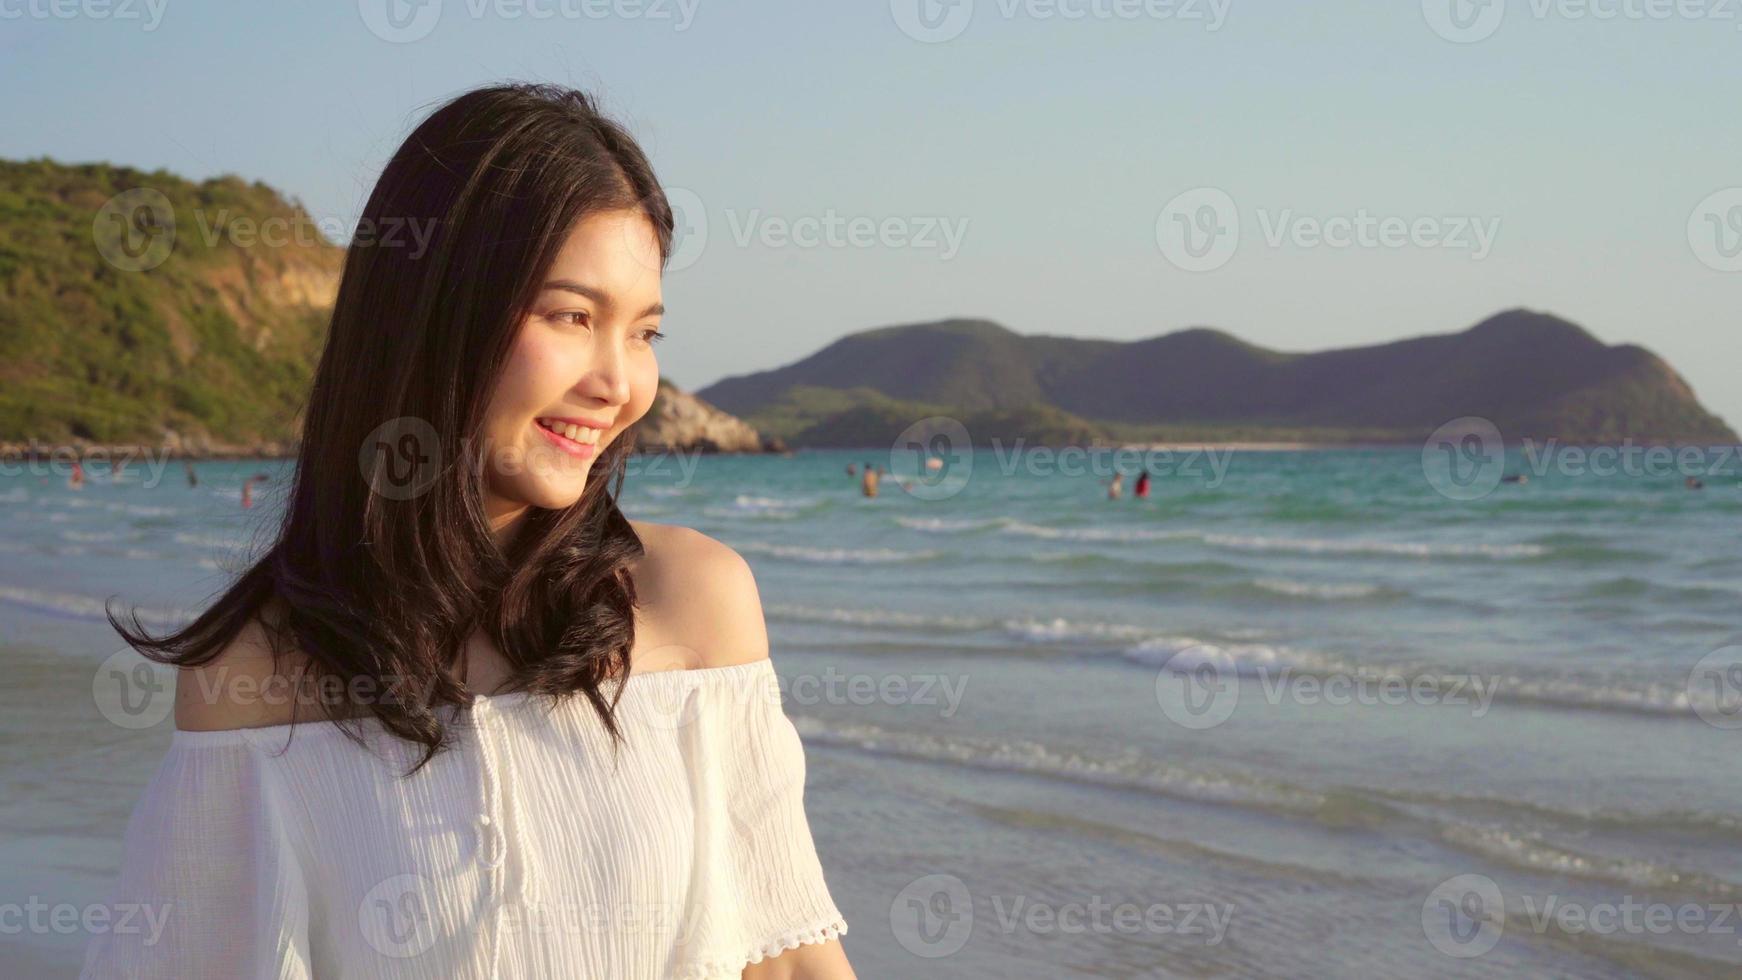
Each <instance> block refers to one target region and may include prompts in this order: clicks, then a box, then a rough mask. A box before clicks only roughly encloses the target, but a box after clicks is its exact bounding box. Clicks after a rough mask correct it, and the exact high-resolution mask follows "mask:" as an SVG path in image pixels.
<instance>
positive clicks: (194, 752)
mask: <svg viewBox="0 0 1742 980" xmlns="http://www.w3.org/2000/svg"><path fill="white" fill-rule="evenodd" d="M270 776H271V774H270V772H269V771H268V760H266V759H264V758H262V757H261V755H260V753H259V750H257V749H256V748H255V746H254V745H253V743H252V742H250V741H249V740H248V739H247V738H246V737H245V736H244V735H243V734H242V733H240V732H177V733H176V734H175V737H174V741H173V742H172V743H171V745H170V748H169V752H168V754H167V755H165V757H164V759H163V762H162V764H161V765H160V766H159V767H158V770H157V772H156V773H155V774H154V775H153V776H152V779H151V781H150V782H149V783H148V784H147V785H146V788H145V792H144V795H143V796H142V797H141V798H140V800H139V802H138V803H137V804H136V805H135V807H134V809H133V812H132V815H131V816H130V817H129V818H128V821H127V832H126V837H125V840H124V850H123V856H122V866H121V872H120V877H119V879H118V880H117V882H116V884H115V886H114V890H113V891H112V892H111V901H110V903H109V905H108V908H107V911H108V919H109V923H108V925H107V927H106V928H104V929H102V930H100V931H97V932H96V933H95V934H94V935H93V936H92V938H91V941H90V944H89V945H88V946H87V948H86V951H85V965H84V972H83V973H81V974H80V976H81V978H83V980H110V978H122V977H125V978H128V980H159V978H162V980H308V978H309V977H310V975H311V971H310V967H309V956H308V902H307V893H306V890H305V885H304V878H303V874H302V869H301V865H300V863H299V862H298V860H297V859H296V857H295V855H294V853H293V851H292V849H291V847H290V845H289V843H288V840H287V838H286V836H285V833H284V830H283V824H282V823H281V820H280V818H281V816H282V812H281V810H280V808H279V805H278V803H277V801H276V800H275V799H274V798H273V782H272V780H271V778H270Z"/></svg>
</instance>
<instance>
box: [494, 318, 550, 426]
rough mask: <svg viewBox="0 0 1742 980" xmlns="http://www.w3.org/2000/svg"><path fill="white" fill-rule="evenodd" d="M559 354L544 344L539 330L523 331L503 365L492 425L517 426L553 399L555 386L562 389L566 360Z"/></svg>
mask: <svg viewBox="0 0 1742 980" xmlns="http://www.w3.org/2000/svg"><path fill="white" fill-rule="evenodd" d="M556 355H557V351H556V350H554V349H552V346H551V345H550V344H547V343H542V342H541V341H540V338H539V337H538V336H537V331H534V330H522V331H521V332H520V337H519V339H517V340H516V341H515V343H514V346H513V348H511V349H510V350H509V352H508V360H507V361H506V362H505V363H504V364H503V365H502V378H501V381H500V382H498V384H497V388H496V397H495V399H494V400H493V402H492V410H493V417H492V419H491V422H492V424H493V425H494V426H497V427H499V428H503V429H506V428H509V427H516V426H518V425H519V424H520V423H521V422H522V421H525V419H526V417H528V416H530V415H531V414H532V413H534V412H536V411H538V409H539V407H540V406H542V405H544V404H545V403H546V402H548V401H549V400H550V397H549V392H550V391H551V390H552V386H555V388H556V390H559V391H560V390H561V389H562V384H563V382H562V361H561V359H560V358H559V357H557V356H556Z"/></svg>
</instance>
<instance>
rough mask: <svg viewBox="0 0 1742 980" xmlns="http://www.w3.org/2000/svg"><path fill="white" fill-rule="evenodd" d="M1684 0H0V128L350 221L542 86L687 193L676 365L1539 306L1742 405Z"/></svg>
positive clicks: (82, 156) (1737, 333)
mask: <svg viewBox="0 0 1742 980" xmlns="http://www.w3.org/2000/svg"><path fill="white" fill-rule="evenodd" d="M1679 2H1680V6H1678V5H1677V3H1675V2H1670V0H1486V3H1485V5H1484V4H1483V3H1482V2H1481V0H1345V2H1341V3H1322V4H1320V3H1302V2H1299V0H1172V2H1169V0H944V2H939V0H860V2H818V0H755V2H750V0H736V2H732V3H726V2H719V0H421V3H407V2H405V0H391V6H390V0H320V2H314V0H308V2H299V3H290V2H264V0H253V2H240V0H198V2H195V0H0V89H3V90H4V91H5V93H6V95H5V97H4V99H3V100H0V103H3V106H4V107H3V108H0V120H3V125H0V156H5V157H10V158H27V157H37V156H43V155H47V156H51V157H54V158H56V159H59V160H63V161H87V160H97V159H102V160H110V161H115V162H119V163H126V164H130V165H134V166H138V167H142V168H148V169H149V168H156V167H164V168H167V169H169V170H172V171H175V172H177V173H179V174H182V175H185V176H188V177H192V178H204V177H207V176H211V175H214V174H219V173H226V172H228V173H235V174H240V175H242V176H244V177H247V178H249V179H258V180H263V181H265V182H267V183H268V184H271V185H273V186H275V187H277V188H279V189H281V190H283V191H285V192H286V193H288V194H291V195H293V196H295V197H297V198H299V199H300V200H301V201H302V202H303V203H304V204H305V205H306V206H307V207H308V208H309V210H310V211H311V212H312V213H313V214H314V215H316V216H317V217H320V218H323V219H331V220H333V221H335V222H341V223H345V224H347V225H348V223H349V222H351V221H354V220H355V217H356V215H357V213H358V211H359V210H360V209H361V206H362V203H363V201H364V199H365V197H366V196H367V194H368V190H369V188H370V186H371V184H372V183H373V181H374V179H375V176H376V174H377V172H378V170H379V168H380V167H381V165H382V164H383V163H384V162H385V160H386V158H387V156H388V155H389V154H390V153H391V152H392V150H393V149H394V147H395V146H397V145H398V143H399V141H400V140H401V139H402V138H403V137H404V135H405V134H406V133H407V132H408V131H409V129H410V128H411V127H412V126H413V125H414V123H415V122H416V120H417V119H418V118H420V117H421V115H422V114H423V113H425V112H427V111H428V110H429V109H430V108H432V107H433V106H434V105H435V104H436V103H438V102H439V101H440V100H442V99H444V98H446V97H448V96H451V95H454V94H457V93H459V92H460V91H463V90H465V89H467V88H470V87H472V86H475V85H478V84H481V83H485V82H489V81H495V80H501V79H537V80H548V81H556V82H562V83H566V84H571V85H576V86H581V87H585V88H588V89H591V90H593V91H594V92H596V93H598V94H599V95H600V96H601V97H602V99H603V101H604V104H605V106H606V108H607V109H608V110H609V111H611V112H612V113H613V114H614V115H616V116H618V117H619V118H620V119H622V120H623V121H624V122H625V123H627V124H628V125H629V126H630V128H631V129H632V130H633V131H634V132H635V133H636V135H637V136H638V137H639V138H640V139H641V140H642V143H643V146H644V147H645V149H646V150H647V152H648V153H649V155H650V156H651V157H652V159H653V161H654V164H655V166H656V168H657V169H658V171H659V174H660V176H661V179H662V181H663V182H664V183H665V185H666V186H667V187H668V188H679V189H681V190H682V191H683V192H684V193H685V194H687V195H690V196H689V197H686V198H685V200H687V201H689V202H690V203H689V205H688V207H687V209H686V210H687V212H688V214H687V215H686V222H687V224H688V225H689V227H691V229H692V232H691V234H690V235H689V236H688V238H687V241H688V243H689V244H688V248H689V252H688V253H687V254H682V260H683V262H684V263H685V265H684V267H683V268H680V269H674V270H673V271H672V272H670V273H669V274H668V276H667V281H666V286H665V292H666V302H667V305H668V306H669V307H670V309H671V312H670V313H669V314H668V316H667V317H666V322H665V326H664V330H665V332H666V333H667V335H668V338H667V340H666V341H665V342H664V343H662V344H661V346H660V357H661V364H662V368H663V369H664V373H665V374H666V376H667V377H670V378H672V379H673V380H674V381H676V382H678V383H679V384H680V385H683V386H685V387H690V388H696V387H701V386H703V385H706V384H708V383H710V382H712V381H715V380H717V379H718V378H720V377H723V376H725V375H728V374H736V373H743V372H746V371H752V370H758V369H762V368H768V367H774V366H777V365H779V364H783V363H786V362H788V361H791V360H794V359H796V358H798V357H801V356H803V355H805V354H808V353H810V352H811V351H813V350H815V349H817V348H819V347H821V346H823V345H824V344H826V343H827V342H829V341H831V340H833V339H835V338H837V337H839V336H841V335H843V334H846V333H850V332H852V331H855V330H859V329H863V328H866V327H871V326H880V325H885V324H891V323H905V322H913V321H918V320H925V319H934V318H939V317H946V316H983V317H990V318H993V319H996V320H998V321H1000V322H1002V323H1004V324H1006V325H1007V326H1010V327H1011V328H1013V329H1015V330H1018V331H1021V332H1024V333H1052V334H1067V335H1075V336H1086V337H1109V338H1138V337H1146V336H1153V335H1155V334H1159V333H1164V332H1168V331H1171V330H1175V329H1179V328H1182V327H1188V326H1197V325H1209V326H1217V327H1221V328H1224V329H1226V330H1229V331H1231V332H1233V333H1235V334H1237V335H1239V336H1241V337H1243V338H1246V339H1248V340H1251V341H1254V342H1256V343H1260V344H1264V345H1268V346H1271V347H1275V348H1279V349H1282V350H1290V351H1296V350H1313V349H1320V348H1326V347H1336V346H1347V345H1356V344H1366V343H1372V342H1376V341H1384V340H1390V339H1396V338H1399V337H1404V336H1410V335H1415V334H1422V333H1442V332H1448V331H1453V330H1460V329H1463V328H1465V327H1467V326H1469V325H1471V324H1473V323H1475V322H1476V321H1478V320H1480V319H1482V318H1483V317H1485V316H1487V315H1489V314H1491V313H1494V312H1496V311H1498V310H1501V309H1504V308H1509V307H1514V306H1525V307H1531V308H1534V309H1539V310H1545V311H1549V312H1553V313H1556V314H1559V315H1561V316H1564V317H1566V318H1568V319H1571V320H1574V321H1576V322H1578V323H1581V324H1583V325H1584V326H1586V327H1587V328H1589V329H1590V330H1591V331H1592V332H1594V333H1595V334H1597V335H1598V336H1599V337H1601V338H1603V339H1604V340H1605V341H1609V342H1634V343H1639V344H1643V345H1646V346H1648V347H1650V348H1652V349H1653V350H1655V351H1657V352H1658V353H1660V354H1662V355H1663V356H1664V357H1666V358H1668V359H1669V361H1670V362H1671V363H1672V364H1674V365H1675V366H1676V367H1677V368H1678V369H1680V370H1681V371H1682V373H1683V374H1684V375H1685V376H1686V377H1687V378H1688V379H1689V380H1690V381H1691V382H1692V383H1693V385H1694V388H1695V390H1696V392H1697V393H1698V394H1699V395H1700V397H1701V398H1702V399H1703V400H1704V401H1705V402H1706V404H1707V405H1708V406H1709V407H1711V408H1712V409H1714V410H1715V411H1717V412H1718V413H1719V414H1721V415H1723V416H1725V417H1726V419H1727V420H1728V421H1730V422H1731V424H1732V425H1733V426H1738V427H1742V381H1739V380H1738V378H1737V370H1738V366H1739V365H1742V329H1739V328H1742V324H1739V323H1738V322H1737V316H1736V314H1737V312H1738V310H1739V309H1742V268H1739V267H1742V255H1739V254H1738V250H1739V249H1742V191H1737V190H1733V189H1735V188H1739V187H1742V127H1739V126H1738V125H1737V124H1736V111H1735V109H1736V105H1737V94H1738V92H1739V91H1742V84H1739V82H1742V3H1737V2H1733V0H1679ZM1206 188H1207V189H1209V190H1203V189H1206ZM1725 192H1728V193H1725ZM1181 195H1184V196H1183V197H1182V196H1181ZM1714 195H1717V196H1715V197H1714ZM697 212H699V216H698V215H697ZM1229 219H1232V220H1229ZM703 222H705V226H706V232H705V238H704V237H703V235H702V234H701V233H700V232H699V231H697V230H695V229H699V228H700V227H701V226H702V223H703ZM831 223H833V224H834V229H833V233H832V234H831V230H830V225H831ZM1235 223H1237V225H1238V230H1237V231H1235V230H1234V227H1235ZM1345 229H1347V230H1348V234H1347V235H1345V234H1343V232H1344V231H1345ZM812 232H815V234H812ZM1212 233H1214V234H1212ZM1325 238H1329V239H1332V240H1335V241H1337V242H1341V243H1345V244H1343V245H1341V246H1338V245H1332V244H1327V242H1326V241H1325V240H1323V239H1325ZM1351 238H1353V239H1354V240H1353V241H1350V239H1351ZM697 245H700V246H701V247H700V250H699V251H697V250H696V246H697Z"/></svg>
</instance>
